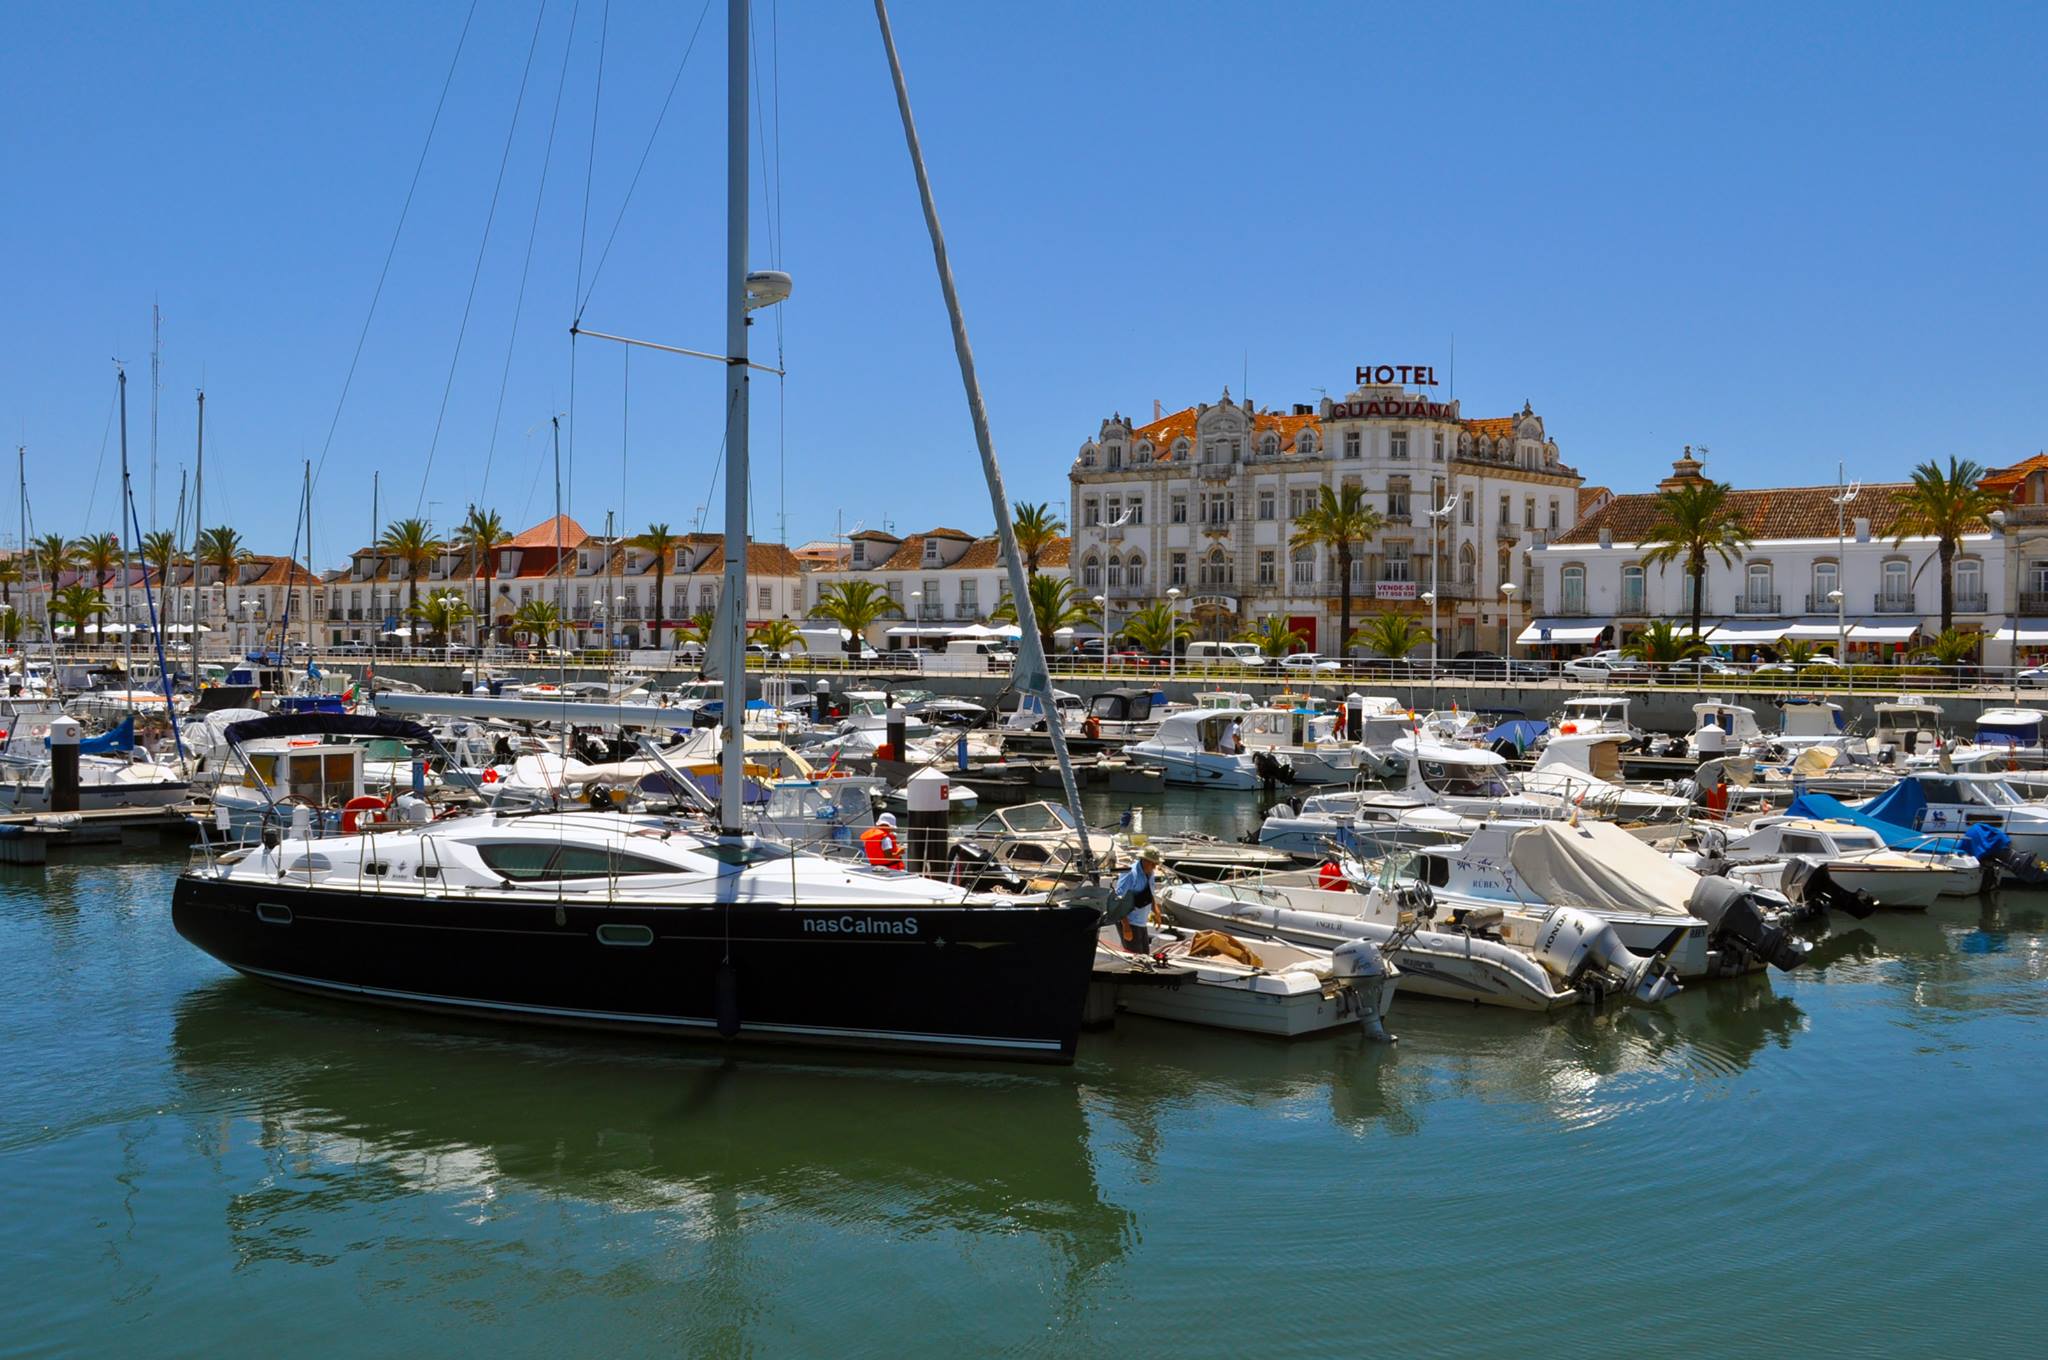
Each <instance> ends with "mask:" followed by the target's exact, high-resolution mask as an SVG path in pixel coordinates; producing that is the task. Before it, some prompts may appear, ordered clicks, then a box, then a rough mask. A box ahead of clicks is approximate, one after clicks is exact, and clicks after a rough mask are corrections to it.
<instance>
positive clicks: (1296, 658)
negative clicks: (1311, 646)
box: [1280, 652, 1344, 675]
mask: <svg viewBox="0 0 2048 1360" xmlns="http://www.w3.org/2000/svg"><path fill="white" fill-rule="evenodd" d="M1280 669H1282V670H1284V671H1307V672H1309V673H1310V674H1312V675H1329V674H1333V673H1335V672H1337V671H1341V670H1343V669H1344V663H1342V662H1341V661H1336V660H1333V659H1331V658H1330V657H1327V656H1322V655H1319V654H1317V653H1315V652H1295V653H1293V654H1292V655H1290V656H1283V657H1281V658H1280Z"/></svg>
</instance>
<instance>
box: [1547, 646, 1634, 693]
mask: <svg viewBox="0 0 2048 1360" xmlns="http://www.w3.org/2000/svg"><path fill="white" fill-rule="evenodd" d="M1564 676H1565V679H1567V680H1577V681H1580V682H1582V683H1591V684H1596V685H1608V684H1628V683H1630V682H1635V683H1637V684H1640V683H1642V682H1643V681H1645V680H1647V679H1649V676H1650V672H1649V668H1648V667H1647V666H1645V665H1643V663H1642V662H1640V661H1631V660H1629V659H1628V658H1627V657H1625V656H1623V655H1622V654H1621V653H1620V652H1616V651H1605V652H1595V653H1593V655H1591V656H1581V657H1575V658H1573V659H1572V660H1570V661H1567V662H1565V663H1564Z"/></svg>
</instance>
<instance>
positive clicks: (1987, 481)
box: [1982, 453, 2048, 492]
mask: <svg viewBox="0 0 2048 1360" xmlns="http://www.w3.org/2000/svg"><path fill="white" fill-rule="evenodd" d="M2035 472H2048V453H2037V454H2035V455H2034V456H2033V457H2032V458H2029V459H2027V460H2026V461H2025V462H2020V463H2014V464H2013V465H2012V466H2011V467H2006V468H1999V469H1998V470H1996V471H1995V472H1987V473H1986V474H1984V481H1983V483H1982V485H1983V487H1984V489H1985V490H1986V491H1999V492H2012V491H2017V490H2019V488H2020V484H2021V483H2022V482H2024V481H2026V480H2027V477H2028V474H2030V473H2035Z"/></svg>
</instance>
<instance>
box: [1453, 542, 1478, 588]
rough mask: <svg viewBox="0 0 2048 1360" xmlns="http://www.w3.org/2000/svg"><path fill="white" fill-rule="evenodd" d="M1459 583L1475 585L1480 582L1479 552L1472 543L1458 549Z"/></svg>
mask: <svg viewBox="0 0 2048 1360" xmlns="http://www.w3.org/2000/svg"><path fill="white" fill-rule="evenodd" d="M1458 584H1459V585H1462V586H1473V585H1477V584H1479V554H1478V553H1477V552H1476V551H1474V550H1473V547H1472V545H1471V544H1470V543H1467V544H1466V545H1465V546H1464V547H1462V548H1460V549H1458Z"/></svg>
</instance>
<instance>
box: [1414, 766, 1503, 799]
mask: <svg viewBox="0 0 2048 1360" xmlns="http://www.w3.org/2000/svg"><path fill="white" fill-rule="evenodd" d="M1422 782H1423V783H1425V784H1427V785H1429V787H1431V788H1432V789H1435V790H1436V791H1437V792H1438V793H1445V794H1450V795H1451V796H1452V797H1455V798H1506V797H1507V796H1508V795H1509V793H1510V792H1511V790H1510V789H1509V788H1508V786H1507V781H1506V780H1504V779H1501V778H1500V777H1499V776H1498V775H1494V774H1491V773H1489V771H1488V769H1487V768H1486V767H1485V766H1479V765H1447V764H1439V763H1437V762H1436V761H1427V760H1426V761H1424V762H1423V763H1422Z"/></svg>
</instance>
